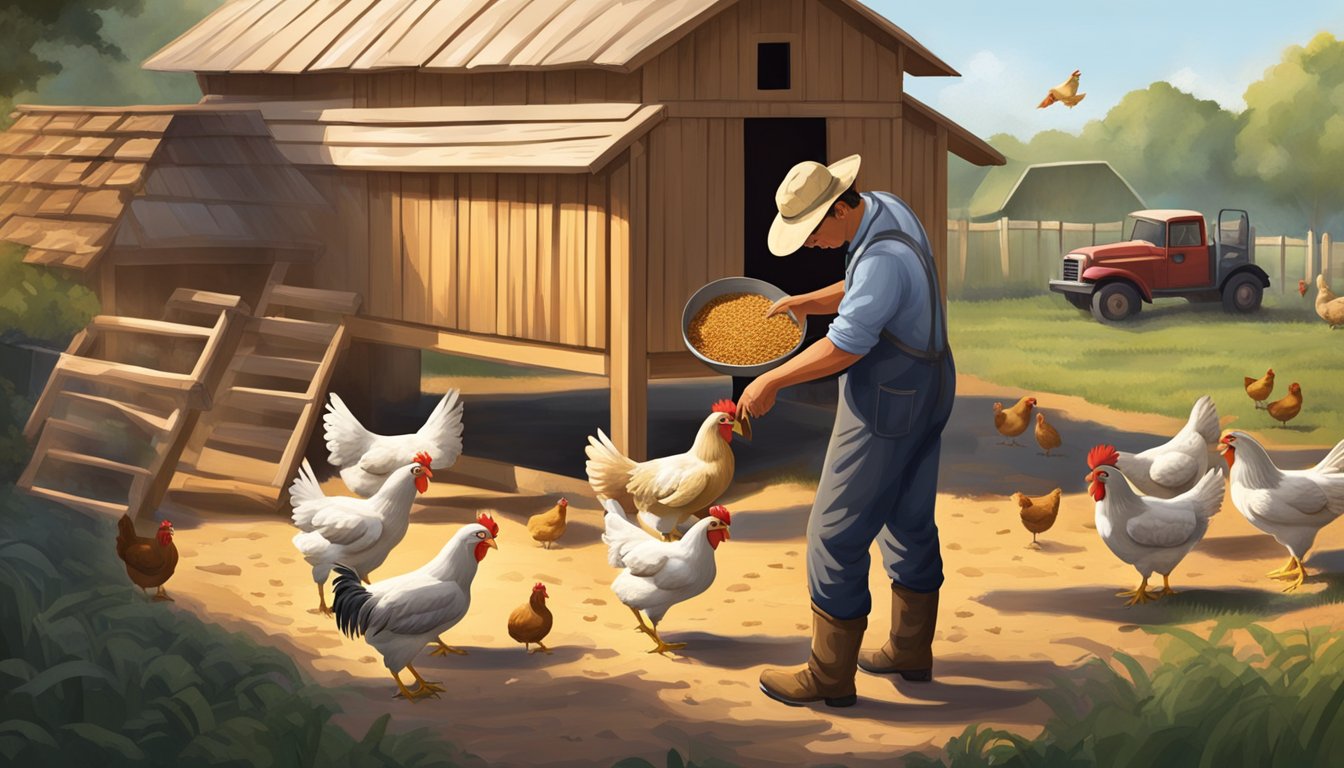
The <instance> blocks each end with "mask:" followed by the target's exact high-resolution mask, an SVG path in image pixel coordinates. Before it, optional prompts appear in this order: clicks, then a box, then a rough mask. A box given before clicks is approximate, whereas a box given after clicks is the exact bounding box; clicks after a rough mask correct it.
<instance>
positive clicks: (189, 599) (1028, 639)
mask: <svg viewBox="0 0 1344 768" xmlns="http://www.w3.org/2000/svg"><path fill="white" fill-rule="evenodd" d="M327 487H328V490H329V492H340V491H342V490H343V489H342V488H341V487H340V483H339V481H336V482H335V483H330V482H329V483H328V484H327ZM423 498H424V502H425V503H424V505H422V506H419V507H417V508H416V510H415V512H414V514H413V525H412V527H411V532H410V534H409V535H408V537H407V539H406V540H405V541H404V542H403V544H402V545H401V546H400V547H399V548H398V549H397V550H396V551H395V552H393V553H392V555H391V557H390V558H389V561H388V563H387V564H386V565H385V566H384V567H383V568H382V569H380V570H379V571H377V572H375V573H374V578H375V580H377V579H378V578H379V577H384V578H385V577H387V576H390V575H393V574H396V573H400V572H403V571H406V570H409V569H411V568H414V567H418V566H419V565H421V564H422V563H423V562H425V561H426V560H427V559H429V558H430V557H431V556H432V555H433V554H434V553H436V552H437V551H438V549H439V547H440V546H441V545H442V543H443V542H444V541H445V540H446V538H447V537H448V536H449V535H450V534H451V532H452V531H453V530H454V529H455V528H456V526H457V525H459V524H461V523H463V522H466V521H467V520H468V519H470V518H471V517H472V516H473V515H474V512H475V511H476V510H478V509H484V508H490V509H494V510H497V519H498V520H499V522H500V524H501V529H502V530H501V534H500V542H501V547H500V550H499V551H498V552H491V553H490V555H489V557H488V558H487V559H486V561H485V562H484V563H483V564H482V567H481V570H480V574H479V576H478V577H477V579H476V583H475V587H474V593H473V594H474V598H473V599H474V603H473V608H472V610H471V613H470V614H469V615H468V617H467V618H466V619H465V620H464V621H463V622H462V623H461V624H460V625H459V626H458V627H457V628H455V629H454V630H453V631H452V632H450V633H448V634H447V635H446V639H447V640H448V642H450V643H454V644H458V645H462V646H465V647H467V648H469V649H470V651H471V653H470V655H469V656H464V657H448V658H446V659H443V658H433V657H428V656H425V657H423V658H422V660H421V661H420V662H419V664H418V665H417V666H418V667H419V668H420V669H421V671H422V672H425V673H427V674H428V675H429V676H430V677H431V679H435V680H442V681H444V682H445V683H446V684H447V685H448V687H449V690H450V692H451V693H450V694H449V695H447V696H445V697H444V698H443V699H441V700H437V701H434V700H431V701H426V702H420V703H414V704H412V703H408V702H404V701H401V700H394V699H392V698H391V693H392V690H393V689H392V683H391V680H390V679H389V677H388V675H387V673H386V671H385V669H384V668H383V667H382V665H381V663H379V662H378V661H377V660H376V659H375V658H374V655H373V653H372V652H371V649H370V648H369V647H368V646H366V645H365V644H364V643H363V642H362V641H352V640H347V639H345V638H343V637H342V636H340V635H339V634H338V633H337V631H336V629H335V626H334V624H333V622H332V621H331V620H330V619H325V618H322V617H319V616H316V615H314V614H312V613H309V612H308V609H310V608H312V607H314V606H315V605H316V595H315V594H314V592H315V588H314V586H313V584H312V581H311V577H310V575H309V569H308V568H307V566H306V564H304V563H303V561H302V560H301V559H299V558H298V557H297V554H296V553H295V551H294V550H293V548H292V547H291V545H290V542H289V539H290V536H291V535H292V529H291V528H290V526H289V524H288V522H287V521H284V520H280V519H264V520H241V519H237V518H220V517H215V518H210V519H206V520H195V521H193V520H190V519H187V518H181V517H174V522H175V524H176V526H177V528H178V531H179V534H178V542H179V548H180V550H181V552H182V561H181V564H180V565H179V566H178V572H177V575H176V576H175V578H174V579H173V581H172V583H171V584H170V585H169V588H170V590H171V591H172V593H173V594H174V596H175V597H176V598H177V600H178V603H177V605H178V606H181V607H184V608H188V609H191V610H193V611H196V612H197V613H199V614H200V615H202V616H203V617H206V618H207V619H208V620H213V621H217V622H220V623H222V624H224V625H225V626H228V627H230V628H235V629H237V628H241V629H244V630H246V631H248V632H250V633H252V634H254V635H258V636H261V637H263V638H264V639H265V641H266V642H269V643H272V644H275V645H277V646H280V647H282V648H284V649H285V650H287V651H288V652H290V653H292V654H293V655H294V656H295V657H296V658H297V659H299V660H300V661H301V662H302V663H304V664H305V665H306V666H307V667H309V668H310V669H311V670H312V671H313V672H314V674H315V675H316V676H317V678H318V679H319V680H322V681H327V682H331V683H347V684H350V685H352V686H353V687H352V689H351V692H350V693H349V694H348V695H344V699H343V703H344V705H345V708H346V711H347V715H346V716H345V719H346V720H347V721H348V722H350V723H351V724H352V725H354V726H356V727H359V726H365V725H367V723H368V722H369V721H371V720H372V719H373V718H375V717H377V716H379V715H380V714H382V713H384V712H392V713H394V727H396V728H411V727H419V726H427V727H431V728H434V729H436V730H438V731H439V732H440V733H442V734H443V735H444V737H445V738H447V739H449V740H452V741H454V742H456V743H458V744H459V745H460V746H461V747H462V748H463V749H465V750H466V751H468V752H470V753H473V754H476V755H479V756H480V757H482V758H483V759H485V760H487V761H489V762H491V763H493V764H497V765H533V764H548V765H572V766H601V765H610V764H611V763H613V762H615V761H616V760H618V759H621V758H624V757H629V756H641V757H645V758H647V759H650V760H652V761H653V762H655V764H662V763H661V760H662V756H663V755H664V754H665V753H666V751H667V750H668V749H669V748H675V749H679V750H681V752H682V753H683V754H687V753H690V754H691V755H692V756H694V757H719V758H723V759H732V760H733V761H735V762H737V763H739V764H743V765H817V764H827V763H831V764H834V763H837V762H842V763H844V764H846V765H860V764H872V765H877V764H886V763H887V762H888V761H889V760H890V758H891V756H892V755H893V754H895V753H898V752H901V751H905V750H908V749H911V748H926V747H928V746H929V745H941V744H942V743H943V742H944V741H945V740H946V739H947V738H949V737H950V736H953V735H956V734H958V733H960V732H961V731H962V730H963V729H964V728H965V726H966V724H968V723H973V722H983V723H990V724H995V725H1000V726H1007V727H1011V728H1014V729H1017V730H1020V731H1023V732H1028V733H1030V732H1032V731H1033V730H1035V729H1036V728H1037V727H1038V724H1039V723H1040V722H1042V721H1043V719H1044V717H1045V715H1046V710H1045V709H1044V707H1043V706H1042V705H1041V704H1039V703H1038V702H1037V701H1036V696H1035V691H1036V690H1037V689H1039V688H1042V687H1046V686H1048V685H1049V680H1050V677H1051V676H1052V675H1053V674H1054V673H1056V672H1058V671H1060V670H1061V669H1064V668H1068V667H1070V666H1071V665H1075V664H1077V663H1079V662H1081V661H1083V660H1085V659H1087V658H1089V657H1091V656H1092V655H1093V654H1102V655H1109V653H1110V651H1111V649H1115V648H1123V649H1124V650H1125V651H1126V652H1127V653H1131V654H1136V655H1138V656H1140V657H1145V656H1150V655H1151V654H1152V653H1153V650H1154V648H1155V642H1156V640H1155V639H1154V638H1153V637H1151V636H1149V635H1148V634H1147V633H1145V632H1143V631H1141V630H1140V625H1144V624H1153V623H1162V622H1164V621H1166V620H1167V617H1168V616H1170V615H1172V613H1173V611H1174V610H1176V609H1178V608H1179V607H1180V606H1181V605H1182V604H1184V605H1191V604H1194V605H1210V606H1217V605H1223V604H1235V603H1238V602H1249V601H1259V600H1262V599H1263V601H1264V605H1263V606H1262V609H1263V611H1264V613H1265V614H1266V615H1268V616H1269V617H1270V619H1269V623H1270V624H1271V625H1272V626H1278V627H1281V628H1300V627H1301V626H1303V625H1304V624H1307V625H1314V624H1328V623H1331V622H1334V623H1336V624H1339V623H1341V622H1344V618H1341V616H1340V614H1341V612H1339V611H1338V610H1336V608H1337V607H1336V608H1332V607H1328V606H1327V607H1322V608H1304V607H1303V606H1304V605H1306V604H1309V603H1310V602H1311V597H1310V596H1311V595H1313V594H1317V593H1319V592H1321V591H1322V590H1324V589H1326V587H1327V584H1326V583H1325V581H1324V580H1323V579H1320V578H1317V579H1315V580H1314V581H1312V582H1309V583H1308V584H1307V585H1306V586H1305V587H1304V588H1303V590H1302V594H1301V595H1298V596H1292V597H1283V598H1280V597H1275V596H1274V595H1276V594H1277V593H1276V592H1273V591H1272V590H1275V589H1276V587H1275V586H1274V583H1271V582H1269V581H1268V580H1266V579H1263V578H1262V577H1261V576H1260V574H1262V573H1263V572H1265V571H1266V570H1268V569H1269V568H1271V567H1274V566H1277V565H1278V564H1279V561H1280V560H1281V559H1282V551H1281V550H1280V549H1278V548H1277V546H1276V545H1274V543H1273V542H1272V541H1271V540H1269V539H1267V538H1265V537H1262V536H1260V535H1258V534H1256V533H1255V532H1254V531H1253V530H1252V529H1251V528H1250V527H1249V525H1248V524H1247V523H1246V522H1245V521H1244V520H1243V519H1241V517H1240V516H1239V515H1238V514H1237V513H1236V511H1235V510H1234V509H1233V508H1232V507H1231V505H1230V503H1225V506H1224V508H1223V511H1222V513H1221V514H1219V515H1218V516H1217V517H1216V518H1215V519H1214V522H1213V525H1212V527H1211V529H1210V532H1209V535H1208V538H1207V540H1206V541H1205V542H1204V543H1203V544H1202V545H1201V546H1200V547H1199V548H1198V549H1197V550H1196V551H1195V552H1194V553H1193V554H1192V555H1191V556H1190V557H1189V558H1188V559H1187V561H1186V563H1185V564H1184V565H1183V566H1182V567H1181V568H1180V569H1179V570H1178V571H1177V575H1176V579H1175V582H1174V583H1175V584H1176V586H1178V587H1179V588H1184V590H1186V591H1185V592H1184V593H1183V594H1182V595H1179V596H1177V597H1174V598H1168V600H1167V601H1165V602H1163V603H1158V604H1155V605H1149V606H1142V607H1138V608H1124V607H1123V606H1122V605H1121V601H1120V600H1119V599H1117V598H1115V597H1114V593H1115V592H1116V591H1117V590H1119V589H1121V588H1126V589H1127V588H1130V587H1132V586H1133V585H1134V584H1133V582H1134V579H1135V575H1134V572H1133V570H1132V569H1130V568H1129V567H1128V566H1125V565H1123V564H1121V563H1119V562H1118V561H1116V560H1115V559H1114V558H1112V557H1111V556H1110V554H1109V553H1108V552H1107V551H1106V550H1105V549H1104V546H1103V545H1102V544H1101V542H1100V541H1099V540H1098V539H1097V538H1096V533H1095V531H1094V530H1092V528H1091V525H1092V524H1091V518H1092V504H1091V502H1090V499H1087V498H1086V497H1085V496H1067V497H1065V499H1064V503H1063V509H1062V511H1061V514H1060V519H1059V521H1058V523H1057V524H1056V526H1055V529H1054V530H1052V531H1051V532H1049V533H1047V534H1044V535H1043V536H1042V540H1043V545H1042V546H1041V547H1040V548H1039V549H1033V548H1030V547H1029V546H1027V544H1028V542H1029V541H1030V537H1029V535H1028V534H1027V533H1026V532H1025V531H1024V530H1022V528H1021V526H1020V522H1019V521H1018V520H1017V514H1016V513H1017V510H1016V508H1015V507H1013V506H1012V505H1011V503H1009V502H1008V501H1007V500H1006V499H1004V500H1002V501H996V500H970V499H965V498H952V497H944V498H941V499H940V508H939V523H940V527H941V530H942V535H943V542H944V556H945V570H946V574H947V584H946V586H945V588H944V591H943V595H942V608H941V612H940V625H939V631H938V635H937V639H936V645H935V651H936V653H937V655H938V659H939V660H938V666H937V674H938V680H937V681H936V682H934V683H932V684H925V685H914V684H905V683H898V684H893V683H892V682H890V681H888V680H885V679H879V678H875V677H871V676H868V675H863V674H861V675H860V679H859V694H860V696H861V697H862V701H861V703H860V706H858V707H855V708H852V709H848V710H827V709H791V708H788V707H784V706H780V705H778V704H775V703H773V702H770V701H768V700H766V699H765V698H764V697H763V696H762V695H761V694H760V693H759V692H758V691H757V689H756V681H757V677H758V675H759V673H760V671H761V669H762V668H763V667H765V666H767V665H772V664H795V663H799V662H801V661H803V659H804V657H805V654H806V648H807V637H808V634H807V628H808V627H807V623H806V622H808V621H809V614H808V609H807V601H806V591H805V588H804V565H803V557H802V553H803V550H804V544H803V541H802V538H801V535H802V531H803V529H804V526H805V519H806V514H807V510H808V508H809V506H810V503H811V498H812V490H811V489H810V488H807V487H803V486H799V485H784V486H775V487H771V488H768V489H764V490H758V491H754V492H751V493H750V495H746V496H742V497H740V498H735V499H734V500H733V503H732V509H733V515H734V518H733V519H734V523H735V526H734V530H733V539H732V540H731V541H730V542H728V543H727V544H725V545H724V546H722V547H720V548H719V551H718V564H719V569H720V570H719V577H718V580H717V582H716V583H715V585H714V586H713V587H712V588H711V589H710V590H709V591H708V592H707V593H706V594H704V595H702V596H701V597H699V598H697V599H696V600H694V601H692V602H690V603H687V604H684V605H682V606H678V607H677V608H674V609H673V611H672V612H671V613H670V614H669V616H668V618H667V619H666V621H665V623H664V630H665V632H666V634H667V636H668V639H669V640H679V641H685V642H689V644H690V645H689V647H688V648H687V649H686V651H685V652H684V656H681V657H673V658H663V657H658V656H650V655H648V654H647V653H646V652H645V651H646V650H647V649H648V647H649V645H648V642H647V640H646V638H644V637H643V636H642V635H640V634H638V633H636V632H634V631H632V626H633V621H632V618H631V616H630V614H629V612H628V611H627V610H626V609H625V608H624V607H623V606H621V605H620V604H619V603H617V602H616V601H615V599H614V597H613V596H612V594H611V593H610V591H609V590H608V584H609V583H610V580H611V578H612V576H613V572H612V570H611V569H610V568H609V567H608V566H607V564H606V561H605V552H604V550H603V548H602V545H601V542H600V540H599V534H600V531H599V526H600V515H599V513H598V511H597V507H596V505H595V504H594V503H593V502H592V500H591V499H571V501H572V502H573V505H572V508H571V509H572V511H571V516H570V519H571V523H570V530H569V532H568V534H567V536H566V538H565V540H564V542H563V543H562V546H560V547H559V548H556V549H553V550H550V551H546V550H542V549H541V548H539V547H538V546H537V545H536V544H534V543H533V542H532V541H531V540H530V539H529V538H528V536H527V532H526V529H525V527H524V526H523V521H524V520H525V519H526V517H527V515H529V514H531V513H534V512H537V511H540V510H542V509H544V508H546V507H548V506H549V505H550V504H551V503H553V499H550V498H542V497H529V496H517V495H515V496H505V495H502V494H495V493H489V492H482V491H478V490H474V489H470V488H464V487H456V486H446V485H444V484H436V485H434V486H433V487H432V489H431V492H430V494H429V495H428V496H426V497H423ZM1342 547H1344V526H1336V528H1335V529H1334V530H1330V529H1327V530H1326V531H1325V532H1324V533H1323V535H1322V536H1321V537H1320V539H1319V540H1318V543H1317V552H1318V553H1319V554H1318V555H1317V557H1316V558H1315V559H1314V560H1313V561H1312V562H1311V565H1312V566H1313V570H1315V569H1319V568H1320V567H1321V565H1322V564H1324V565H1325V566H1327V567H1328V569H1331V570H1335V571H1339V570H1344V550H1341V548H1342ZM538 580H540V581H544V582H546V583H547V584H548V585H549V589H550V594H551V598H552V599H551V603H550V604H551V608H552V610H553V612H554V613H555V615H556V617H557V618H556V627H555V630H554V633H553V634H552V636H551V638H550V642H551V644H552V645H554V646H555V648H556V652H555V654H554V655H552V656H541V655H537V656H527V655H525V654H524V652H523V650H522V649H521V647H519V646H517V645H516V644H515V643H513V642H512V641H511V640H510V639H509V638H508V636H507V633H506V631H505V621H506V617H507V616H508V614H509V612H510V611H512V609H513V608H514V607H516V606H517V605H519V604H521V603H522V602H523V601H524V600H525V599H526V597H527V595H528V592H529V590H530V588H531V586H532V584H533V583H534V582H535V581H538ZM872 588H873V591H874V594H875V595H877V596H878V597H877V600H876V604H877V605H878V606H879V609H878V610H876V611H875V613H874V615H873V617H872V626H871V627H870V633H871V634H870V637H873V638H878V637H881V636H882V634H883V633H885V631H886V630H887V628H888V616H887V613H886V599H885V591H886V590H887V586H886V582H885V581H884V580H883V579H882V578H881V576H880V575H879V572H878V571H877V570H875V571H874V574H873V579H872Z"/></svg>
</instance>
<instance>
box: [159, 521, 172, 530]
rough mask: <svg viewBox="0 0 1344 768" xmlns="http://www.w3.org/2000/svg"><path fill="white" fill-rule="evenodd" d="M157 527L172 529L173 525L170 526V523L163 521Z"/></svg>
mask: <svg viewBox="0 0 1344 768" xmlns="http://www.w3.org/2000/svg"><path fill="white" fill-rule="evenodd" d="M159 527H160V528H172V527H173V524H172V523H171V522H170V521H168V520H164V521H163V522H162V523H159Z"/></svg>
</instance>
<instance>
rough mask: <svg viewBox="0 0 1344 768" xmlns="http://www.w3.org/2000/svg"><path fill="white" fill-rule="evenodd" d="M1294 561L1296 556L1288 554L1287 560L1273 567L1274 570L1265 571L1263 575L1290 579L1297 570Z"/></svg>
mask: <svg viewBox="0 0 1344 768" xmlns="http://www.w3.org/2000/svg"><path fill="white" fill-rule="evenodd" d="M1296 562H1297V558H1295V557H1292V556H1289V558H1288V562H1286V563H1284V564H1283V566H1282V567H1280V568H1275V569H1274V570H1272V571H1270V572H1269V573H1266V574H1265V575H1266V576H1268V577H1269V578H1271V579H1291V578H1293V576H1294V575H1296V571H1297V566H1296V565H1295V563H1296Z"/></svg>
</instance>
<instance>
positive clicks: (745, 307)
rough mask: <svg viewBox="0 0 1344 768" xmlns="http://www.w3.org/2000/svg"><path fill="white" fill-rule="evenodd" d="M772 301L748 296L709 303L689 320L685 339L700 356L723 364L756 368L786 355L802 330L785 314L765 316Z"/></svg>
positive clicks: (800, 337)
mask: <svg viewBox="0 0 1344 768" xmlns="http://www.w3.org/2000/svg"><path fill="white" fill-rule="evenodd" d="M772 303H773V302H771V301H770V300H769V299H767V298H765V297H764V296H757V295H755V294H751V293H728V294H724V295H723V296H719V297H717V298H715V299H713V300H711V301H710V302H709V303H708V304H706V305H705V306H704V307H703V308H702V309H701V310H700V311H699V312H697V313H696V315H695V317H694V318H693V319H692V320H691V325H690V328H689V329H687V333H686V336H687V338H688V339H690V342H691V345H692V346H694V347H695V348H696V350H698V351H699V352H700V354H702V355H704V356H705V357H707V358H709V359H710V360H714V361H716V362H720V363H724V364H726V365H759V364H761V363H766V362H769V361H771V360H775V359H778V358H780V357H783V356H784V355H787V354H788V353H789V352H791V351H792V350H793V348H794V347H796V346H798V342H799V341H801V340H802V338H803V330H802V328H799V327H798V324H797V323H795V322H794V321H793V319H792V318H790V317H789V316H788V315H786V314H781V315H775V316H774V317H766V316H765V313H766V311H767V310H768V309H770V305H771V304H772Z"/></svg>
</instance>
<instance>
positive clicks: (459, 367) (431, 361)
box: [420, 352, 573, 379]
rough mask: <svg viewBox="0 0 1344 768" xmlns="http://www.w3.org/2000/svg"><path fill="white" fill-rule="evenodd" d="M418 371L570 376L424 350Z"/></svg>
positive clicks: (428, 373)
mask: <svg viewBox="0 0 1344 768" xmlns="http://www.w3.org/2000/svg"><path fill="white" fill-rule="evenodd" d="M420 361H421V362H420V372H421V373H422V374H423V375H425V376H465V377H472V378H475V377H480V378H487V379H516V378H525V377H528V376H570V375H573V374H571V373H569V372H567V371H559V370H554V369H550V368H532V367H529V366H525V365H508V364H507V363H496V362H492V361H490V360H479V359H476V358H474V357H459V356H457V355H443V354H438V353H435V352H424V353H422V354H421V356H420Z"/></svg>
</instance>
